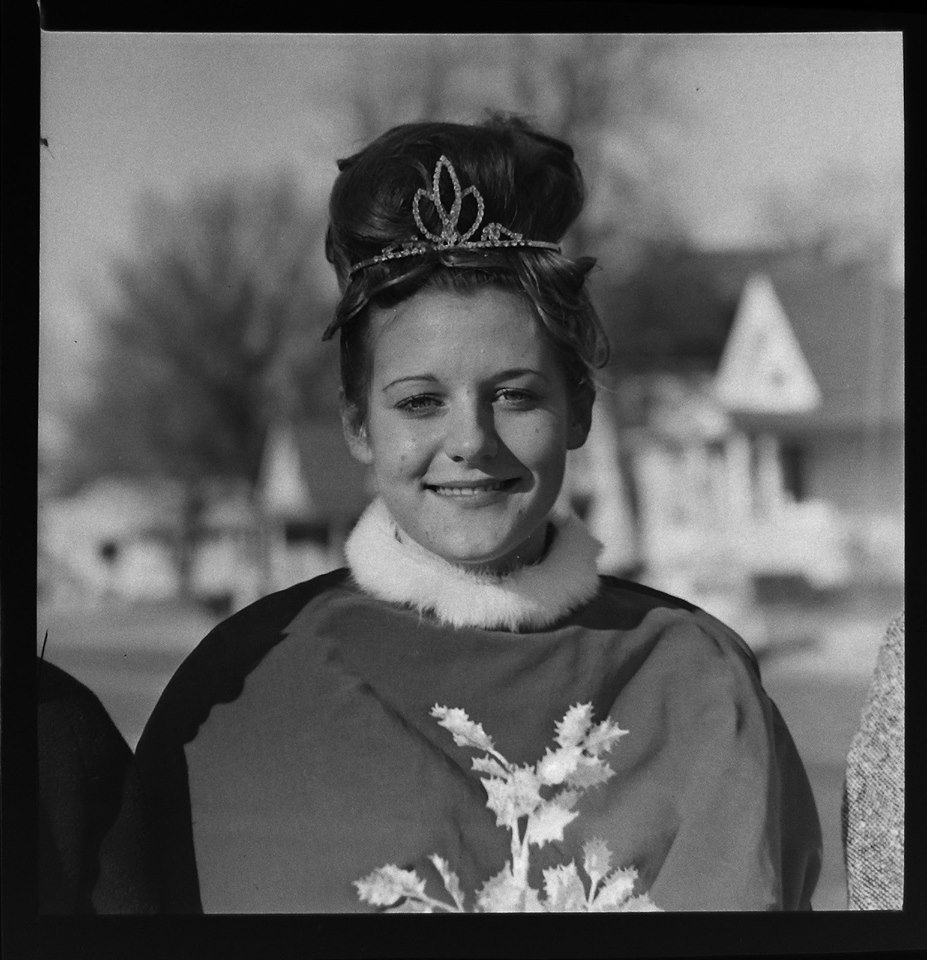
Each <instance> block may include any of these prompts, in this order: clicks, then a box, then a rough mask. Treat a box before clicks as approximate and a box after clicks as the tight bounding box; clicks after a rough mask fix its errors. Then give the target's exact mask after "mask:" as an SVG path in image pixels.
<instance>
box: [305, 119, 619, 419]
mask: <svg viewBox="0 0 927 960" xmlns="http://www.w3.org/2000/svg"><path fill="white" fill-rule="evenodd" d="M442 155H444V156H446V157H447V158H448V159H449V160H450V162H451V164H452V165H453V167H454V169H455V170H456V173H457V177H458V179H459V182H460V185H461V188H462V189H463V190H464V191H466V189H467V187H469V186H471V185H472V186H474V187H476V189H477V190H479V192H480V194H481V195H482V197H483V201H484V205H485V209H484V213H483V219H482V221H481V225H485V224H488V223H498V224H501V225H502V226H503V227H505V228H506V229H508V230H511V231H514V232H517V233H520V234H522V235H523V237H524V238H525V239H530V240H543V241H548V242H551V243H555V244H556V243H559V242H560V240H561V238H562V237H563V235H564V233H566V231H567V229H568V227H569V226H570V225H571V224H572V223H573V221H574V220H575V219H576V217H577V216H578V215H579V213H580V211H581V210H582V207H583V202H584V199H585V197H584V187H583V179H582V173H581V172H580V169H579V167H578V166H577V164H576V162H575V160H574V159H573V150H572V149H571V148H570V146H569V145H568V144H566V143H564V142H563V141H561V140H557V139H555V138H553V137H548V136H546V135H544V134H542V133H540V132H539V131H537V130H535V129H533V128H532V127H531V126H530V125H529V124H528V123H527V122H526V121H525V120H523V119H521V118H517V117H503V116H499V115H493V116H491V117H490V118H489V119H488V120H486V121H485V122H483V123H479V124H473V125H465V124H456V123H432V122H422V123H409V124H403V125H401V126H398V127H394V128H392V129H391V130H388V131H387V132H386V133H384V134H383V135H382V136H380V137H378V138H377V139H376V140H374V141H373V142H372V143H370V144H369V145H368V146H367V147H365V148H364V149H363V150H361V151H360V152H358V153H356V154H354V155H353V156H351V157H348V158H346V159H344V160H339V161H338V168H339V171H340V173H339V175H338V177H337V179H336V180H335V184H334V187H333V188H332V194H331V199H330V203H329V225H328V230H327V233H326V238H325V252H326V256H327V258H328V260H329V262H330V263H332V264H333V265H334V267H335V272H336V274H337V277H338V285H339V288H340V290H341V299H340V302H339V303H338V306H337V308H336V310H335V316H334V319H333V320H332V323H331V324H330V325H329V327H328V329H327V330H326V332H325V335H324V339H328V338H330V337H331V336H332V335H333V334H334V332H335V330H340V332H341V334H340V336H341V381H342V389H343V391H344V399H345V401H346V402H347V404H348V405H349V406H350V407H351V408H352V409H353V411H354V413H355V415H356V416H357V417H358V419H359V422H361V423H363V422H365V420H366V414H367V388H368V385H369V380H370V375H371V356H370V353H371V351H370V343H369V340H370V337H369V309H368V308H369V307H370V305H371V304H372V305H374V306H376V307H380V308H386V307H391V306H395V305H396V304H397V303H399V302H401V301H403V300H405V299H407V298H409V297H411V296H413V295H414V294H415V293H418V292H419V291H420V290H423V289H425V288H430V289H438V290H450V291H460V292H467V291H473V290H476V289H478V288H480V287H485V286H491V287H496V288H500V289H503V290H511V291H513V292H515V293H518V294H520V295H522V296H524V297H525V298H526V299H527V300H528V302H529V303H530V304H531V305H532V306H533V308H534V311H535V313H536V315H537V317H538V319H539V320H540V322H541V323H542V325H543V327H544V329H545V330H546V331H547V333H548V335H549V337H550V340H551V343H552V345H553V347H554V348H555V350H556V352H557V355H558V358H559V360H560V362H561V366H562V368H563V371H564V373H565V375H566V380H567V384H568V387H569V389H570V391H571V394H572V395H573V396H574V399H582V398H584V399H585V400H586V402H587V403H588V404H589V406H590V407H591V404H592V400H593V398H594V396H595V387H594V384H593V382H592V377H591V372H592V369H593V368H597V367H601V366H604V364H605V363H606V362H607V360H608V340H607V338H606V336H605V333H604V331H603V329H602V325H601V323H600V321H599V318H598V316H597V314H596V312H595V308H594V307H593V305H592V303H591V301H590V299H589V295H588V292H587V290H586V285H585V280H586V275H587V274H588V273H589V271H590V270H591V269H592V267H593V266H594V265H595V260H594V259H593V258H592V257H581V258H579V259H577V260H571V259H569V258H568V257H564V256H562V255H561V254H559V253H557V252H555V251H554V250H549V249H541V248H534V247H508V248H481V249H466V248H454V247H451V248H447V249H429V250H428V251H427V252H425V253H419V254H414V255H412V256H408V257H402V258H397V259H391V260H387V261H384V262H380V263H375V264H371V265H369V266H365V267H363V268H361V269H360V270H357V271H355V272H354V273H353V274H351V273H350V269H351V267H352V266H353V265H354V264H357V263H359V262H360V261H362V260H367V259H369V258H370V257H374V256H377V255H379V254H380V253H381V252H382V251H383V248H384V247H386V246H388V245H389V244H393V243H405V242H408V241H420V240H422V239H423V237H422V234H421V233H420V231H419V229H418V226H417V224H416V222H415V219H414V216H413V213H412V201H413V197H414V195H415V192H416V190H418V189H419V188H420V187H424V188H425V189H426V190H430V189H431V185H432V176H433V174H434V170H435V166H436V164H437V163H438V160H439V158H440V157H441V156H442ZM445 179H446V180H447V181H448V182H446V183H445V182H443V181H442V182H441V184H440V190H441V199H442V203H443V205H444V207H445V209H450V206H451V203H452V202H453V194H452V189H451V185H450V182H449V178H445ZM445 191H446V193H447V196H445ZM420 213H421V217H422V220H423V222H424V224H425V226H426V227H427V228H428V230H429V231H431V232H432V233H435V234H440V233H441V223H440V218H439V216H438V213H437V211H436V210H435V209H434V207H433V205H432V204H431V203H430V202H427V201H426V202H423V203H422V204H421V207H420ZM475 215H476V203H475V201H474V200H473V198H472V196H468V197H465V199H464V203H463V207H462V210H461V215H460V223H461V229H467V228H468V227H469V225H470V224H471V223H472V221H473V219H474V217H475ZM472 239H474V240H475V239H477V237H476V236H474V237H473V238H472Z"/></svg>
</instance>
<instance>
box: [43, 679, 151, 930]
mask: <svg viewBox="0 0 927 960" xmlns="http://www.w3.org/2000/svg"><path fill="white" fill-rule="evenodd" d="M38 674H39V676H38V680H39V685H38V689H39V700H38V729H37V732H38V774H39V810H38V819H39V837H38V840H39V910H40V911H41V912H42V913H94V912H97V905H96V903H95V901H94V899H93V896H92V891H93V889H94V887H95V886H96V885H97V884H98V883H99V881H100V878H101V877H103V876H106V875H114V876H118V877H120V878H121V882H120V883H119V884H118V885H116V886H114V887H113V888H112V890H111V899H112V903H113V906H114V908H116V909H118V908H119V907H122V908H124V909H133V910H137V909H139V908H140V904H141V903H144V901H145V893H144V889H145V886H146V882H147V878H146V873H145V867H144V862H143V858H142V857H141V855H140V848H139V846H138V844H137V842H136V840H137V837H138V822H137V821H136V820H134V819H127V820H126V823H125V827H124V830H123V834H122V837H121V842H120V843H116V844H110V845H109V846H106V845H105V843H104V838H105V837H106V835H107V833H108V832H109V830H110V828H111V826H112V824H113V822H114V821H115V820H116V816H117V811H118V810H119V809H120V807H121V806H122V805H123V802H124V799H125V796H126V791H127V787H128V780H129V767H130V761H131V751H130V750H129V747H128V746H127V744H126V742H125V740H124V739H123V738H122V735H121V734H120V733H119V731H118V730H117V729H116V726H115V724H114V723H113V721H112V720H111V719H110V717H109V715H108V714H107V712H106V710H105V709H104V707H103V705H102V704H101V703H100V701H99V699H98V698H97V697H96V695H95V694H93V693H92V692H91V691H90V690H89V689H88V688H87V687H86V686H84V685H83V684H81V683H80V682H78V681H77V680H76V679H74V678H73V677H72V676H70V675H69V674H67V673H66V672H65V671H63V670H61V669H60V668H58V667H56V666H54V665H53V664H51V663H48V662H46V661H39V663H38ZM148 902H149V905H150V900H149V901H148Z"/></svg>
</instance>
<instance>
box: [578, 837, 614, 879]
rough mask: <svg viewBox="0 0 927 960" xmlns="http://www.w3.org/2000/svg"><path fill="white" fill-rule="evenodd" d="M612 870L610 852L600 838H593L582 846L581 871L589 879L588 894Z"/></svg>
mask: <svg viewBox="0 0 927 960" xmlns="http://www.w3.org/2000/svg"><path fill="white" fill-rule="evenodd" d="M611 868H612V852H611V850H609V849H608V844H607V843H606V842H605V841H604V840H602V839H601V837H593V838H592V839H590V840H587V841H586V842H585V843H584V844H583V869H584V870H585V871H586V875H587V876H588V877H589V881H590V887H589V892H590V893H594V892H595V889H596V887H598V885H599V881H600V880H601V879H602V877H604V876H605V875H606V874H607V873H608V871H609V870H611Z"/></svg>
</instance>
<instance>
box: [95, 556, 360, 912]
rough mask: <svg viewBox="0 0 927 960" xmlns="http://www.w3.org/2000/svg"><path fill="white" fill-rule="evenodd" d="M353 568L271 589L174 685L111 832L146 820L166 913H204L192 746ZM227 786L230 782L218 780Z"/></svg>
mask: <svg viewBox="0 0 927 960" xmlns="http://www.w3.org/2000/svg"><path fill="white" fill-rule="evenodd" d="M345 576H346V573H345V571H335V572H334V573H332V574H326V575H325V576H322V577H317V578H316V579H315V580H312V581H309V582H307V583H303V584H297V585H296V586H294V587H291V588H289V589H288V590H283V591H280V592H279V593H275V594H271V595H270V596H268V597H264V598H263V599H261V600H259V601H257V602H256V603H254V604H251V605H250V606H249V607H246V608H245V609H244V610H242V611H239V612H238V613H237V614H235V615H234V616H232V617H230V618H229V619H228V620H226V621H224V622H223V623H221V624H219V626H217V627H216V628H215V629H214V630H213V631H211V633H210V634H209V635H208V636H207V637H206V638H205V639H204V640H203V641H202V642H201V643H200V644H199V645H198V646H197V647H196V648H195V649H194V650H193V652H192V653H191V654H190V655H189V656H188V657H187V659H186V660H184V662H183V663H182V664H181V665H180V667H179V668H178V669H177V671H176V672H175V674H174V676H173V677H172V678H171V680H170V681H169V682H168V684H167V686H166V687H165V689H164V692H163V693H162V695H161V697H160V698H159V700H158V703H157V705H156V706H155V709H154V711H153V712H152V714H151V717H150V718H149V720H148V722H147V724H146V725H145V729H144V732H143V733H142V736H141V738H140V739H139V742H138V746H137V747H136V750H135V758H134V761H133V763H132V766H131V769H130V775H129V780H130V791H129V792H128V794H127V798H126V804H125V805H124V807H123V809H122V810H121V811H120V815H119V819H118V820H117V822H116V824H115V826H114V828H113V831H112V832H111V836H110V837H108V838H107V840H108V841H109V840H111V839H112V840H113V841H114V842H119V838H120V832H121V831H122V830H123V829H132V824H133V823H135V822H140V823H142V824H143V831H142V844H143V848H144V856H145V860H146V862H149V863H151V865H152V866H151V869H152V872H153V874H154V878H155V887H156V893H155V896H156V902H157V908H158V910H159V912H162V913H202V912H203V906H202V901H201V897H200V888H199V878H198V872H197V864H196V850H195V847H194V836H193V820H194V811H192V810H191V803H190V788H189V777H188V772H187V757H186V751H185V747H186V745H187V744H188V743H190V742H191V741H193V740H194V739H195V738H196V736H197V733H198V731H199V728H200V726H201V724H202V723H203V722H204V721H205V720H206V718H207V717H208V716H209V713H210V711H211V710H212V708H213V707H214V706H215V705H216V704H219V703H230V702H232V701H233V700H235V699H236V698H237V697H238V696H239V695H240V694H241V691H242V689H243V686H244V683H245V680H246V678H247V676H248V674H249V673H250V671H251V670H252V669H254V667H255V666H256V665H257V664H258V663H260V661H261V660H262V659H263V658H264V657H265V656H266V655H267V653H268V652H269V651H270V650H271V649H272V648H273V647H274V646H275V645H276V644H277V643H279V642H280V641H281V640H282V639H283V638H284V637H285V632H286V628H287V626H288V625H289V624H290V623H291V622H292V620H293V619H294V618H295V616H296V615H297V613H299V611H300V610H302V609H303V607H305V605H306V604H307V603H308V602H309V601H310V600H311V599H312V598H313V597H314V596H315V595H317V594H318V593H320V592H322V591H323V590H324V589H325V588H326V587H327V586H329V585H330V584H331V583H336V582H339V581H340V580H343V579H344V577H345ZM216 789H218V790H221V789H222V785H221V784H216Z"/></svg>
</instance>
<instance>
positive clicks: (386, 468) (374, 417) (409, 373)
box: [345, 287, 588, 570]
mask: <svg viewBox="0 0 927 960" xmlns="http://www.w3.org/2000/svg"><path fill="white" fill-rule="evenodd" d="M370 322H371V338H372V343H373V348H372V349H373V362H372V376H371V379H370V386H369V395H368V414H367V421H366V423H365V424H363V425H358V424H357V423H355V422H354V419H353V418H352V417H351V412H350V411H346V414H345V432H346V435H347V438H348V443H349V445H350V447H351V450H352V452H353V453H354V455H355V457H357V459H359V460H360V461H362V462H363V463H367V464H372V466H373V470H374V474H375V477H376V482H377V487H378V490H379V493H380V495H381V497H382V498H383V500H384V501H385V502H386V505H387V507H388V508H389V511H390V513H391V514H392V516H393V518H394V519H395V520H396V522H397V523H398V524H399V526H400V528H401V529H402V530H403V531H404V532H405V534H407V535H408V536H410V537H412V538H413V539H414V540H416V541H417V542H418V543H419V544H421V546H423V547H425V548H426V549H428V550H430V551H431V552H432V553H435V554H437V555H438V556H440V557H443V558H444V559H445V560H449V561H451V562H452V563H457V564H461V565H465V566H479V567H488V568H491V569H497V570H501V569H505V568H507V567H510V566H512V565H517V564H524V563H530V562H532V561H533V560H535V559H537V557H538V556H539V555H540V553H541V551H542V550H543V546H544V539H545V529H546V522H545V521H546V519H547V516H548V513H549V512H550V510H551V508H552V506H553V504H554V501H555V500H556V498H557V495H558V493H559V491H560V486H561V483H562V481H563V472H564V467H565V463H566V453H567V450H568V449H574V448H576V447H579V446H581V445H582V443H583V442H584V441H585V439H586V433H587V430H588V415H587V416H583V414H582V412H581V411H575V410H573V405H572V404H571V403H570V399H569V395H568V391H567V386H566V382H565V379H564V376H563V373H562V370H561V368H560V366H559V364H558V362H557V359H556V356H555V354H554V351H553V349H552V348H551V346H550V344H549V342H548V340H547V338H546V336H545V335H544V334H543V333H542V329H541V327H540V324H539V323H538V322H537V321H536V320H535V318H534V315H533V312H532V310H531V308H530V306H529V305H528V304H527V303H526V302H525V301H524V300H523V299H522V298H521V297H519V296H518V295H516V294H514V293H511V292H508V291H504V290H499V289H495V288H491V287H484V288H480V289H479V290H477V291H474V292H472V293H458V292H446V291H439V290H428V289H426V290H423V291H421V292H419V293H417V294H416V295H415V296H413V297H411V298H409V299H408V300H405V301H403V302H402V303H400V304H399V305H398V306H396V307H393V308H390V309H388V310H380V309H375V308H374V309H372V313H371V317H370Z"/></svg>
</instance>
